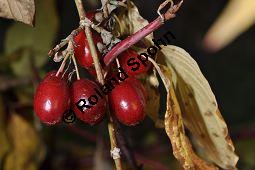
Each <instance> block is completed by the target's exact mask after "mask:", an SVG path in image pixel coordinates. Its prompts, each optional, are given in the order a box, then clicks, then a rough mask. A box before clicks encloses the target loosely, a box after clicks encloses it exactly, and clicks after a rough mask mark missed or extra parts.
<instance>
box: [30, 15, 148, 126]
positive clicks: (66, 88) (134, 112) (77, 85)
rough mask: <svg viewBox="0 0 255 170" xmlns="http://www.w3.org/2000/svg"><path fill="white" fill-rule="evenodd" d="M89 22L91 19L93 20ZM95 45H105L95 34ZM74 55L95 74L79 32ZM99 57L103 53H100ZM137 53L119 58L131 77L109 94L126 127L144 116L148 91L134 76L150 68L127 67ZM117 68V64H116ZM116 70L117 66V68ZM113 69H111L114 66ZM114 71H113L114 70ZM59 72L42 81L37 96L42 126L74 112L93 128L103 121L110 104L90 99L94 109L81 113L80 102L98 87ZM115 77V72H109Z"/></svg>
mask: <svg viewBox="0 0 255 170" xmlns="http://www.w3.org/2000/svg"><path fill="white" fill-rule="evenodd" d="M90 19H92V18H91V17H90ZM93 38H94V43H95V44H97V43H98V42H102V39H101V37H100V35H99V34H97V33H95V32H93ZM74 42H75V43H76V46H75V47H74V55H75V58H76V60H77V62H78V64H79V65H80V66H81V67H83V68H85V69H87V70H88V71H89V72H90V73H91V74H92V75H95V70H94V64H93V59H92V56H91V54H90V50H89V45H88V42H87V39H86V35H85V34H84V31H82V32H80V33H79V34H78V35H77V36H76V37H75V38H74ZM98 55H99V56H100V53H99V52H98ZM137 55H138V54H137V53H136V51H134V50H131V49H130V50H127V51H125V52H123V53H122V54H121V56H119V57H118V58H119V64H120V67H122V68H123V69H124V70H125V71H126V73H127V74H128V75H129V78H128V79H126V80H125V81H123V82H121V83H120V84H119V85H116V86H115V87H114V88H113V89H111V92H110V93H109V94H108V103H109V106H110V107H109V108H110V109H111V111H112V112H113V113H114V115H115V116H116V118H117V119H118V120H119V121H120V122H121V123H123V124H125V125H135V124H137V123H139V122H140V121H142V120H143V119H144V117H145V107H146V91H145V88H144V87H143V85H142V83H141V82H140V80H139V79H137V78H135V76H137V75H139V74H141V73H145V72H147V71H148V69H149V66H150V65H148V66H141V67H140V68H139V69H136V70H135V71H134V70H131V69H130V67H128V66H127V61H129V60H130V58H131V57H134V56H137ZM113 65H114V64H113ZM114 66H115V67H116V65H114ZM114 66H112V67H114ZM113 69H114V68H112V69H111V70H113ZM56 73H57V72H56V71H52V72H49V73H48V74H47V75H46V76H45V78H44V79H43V80H42V82H40V84H39V85H38V87H37V89H36V93H35V96H34V111H35V113H36V114H37V116H38V117H39V118H40V120H41V121H42V122H43V123H46V124H48V125H53V124H56V123H58V122H60V121H61V120H62V116H63V114H64V113H65V112H66V111H68V110H70V109H72V111H73V112H74V113H75V115H76V117H77V118H79V119H80V120H81V121H83V122H85V123H87V124H90V125H94V124H96V123H98V122H100V120H102V119H103V117H104V115H105V112H106V108H107V101H106V99H105V97H103V98H102V99H100V100H98V99H94V100H98V101H94V104H95V105H93V99H90V100H91V101H92V102H91V101H90V104H91V105H93V107H87V108H84V110H80V109H79V108H78V107H77V103H78V102H79V101H81V100H83V101H84V100H85V101H87V100H88V98H89V97H90V96H92V95H93V93H94V89H97V88H99V85H98V84H97V83H96V82H94V81H92V80H89V79H79V80H76V81H74V82H73V83H71V85H70V84H69V83H68V80H67V78H65V76H63V75H62V74H61V73H60V74H58V75H57V74H56ZM109 74H114V73H112V72H111V73H109Z"/></svg>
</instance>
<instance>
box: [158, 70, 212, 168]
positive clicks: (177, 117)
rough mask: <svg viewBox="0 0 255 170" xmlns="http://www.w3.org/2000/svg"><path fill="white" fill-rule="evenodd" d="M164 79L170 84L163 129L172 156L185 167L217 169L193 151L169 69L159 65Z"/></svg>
mask: <svg viewBox="0 0 255 170" xmlns="http://www.w3.org/2000/svg"><path fill="white" fill-rule="evenodd" d="M161 69H162V72H163V73H164V75H165V76H164V77H163V78H164V79H165V81H168V84H169V85H170V86H169V87H168V89H167V90H168V94H167V109H166V113H165V130H166V133H167V135H168V137H169V138H170V140H171V144H172V148H173V153H174V156H175V157H176V158H177V159H178V160H179V162H180V163H181V165H182V167H183V168H184V169H185V170H186V169H188V170H189V169H199V170H200V169H201V170H203V169H207V170H214V169H217V168H216V167H215V166H213V165H212V164H210V163H208V162H206V161H204V160H203V159H201V158H200V157H199V156H197V155H196V153H195V152H194V151H193V149H192V146H191V144H190V142H189V139H188V138H187V137H186V135H185V130H184V123H183V119H182V111H181V108H180V106H179V103H178V100H177V98H176V95H175V92H174V89H173V88H172V87H173V86H172V83H171V71H170V69H168V68H167V67H164V66H161Z"/></svg>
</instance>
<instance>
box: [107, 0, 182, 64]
mask: <svg viewBox="0 0 255 170" xmlns="http://www.w3.org/2000/svg"><path fill="white" fill-rule="evenodd" d="M182 2H183V1H181V2H179V3H178V4H177V5H173V6H171V7H170V8H169V9H168V10H167V12H166V13H164V14H162V15H161V16H159V17H158V18H156V19H155V20H154V21H152V22H151V23H149V24H148V25H146V26H145V27H143V28H142V29H141V30H139V31H137V32H136V33H134V34H133V35H131V36H129V37H127V38H126V39H124V40H122V41H121V42H120V43H118V44H117V45H116V46H114V47H113V48H112V49H111V50H110V51H109V52H108V53H107V54H106V55H105V56H104V59H103V61H104V64H105V65H106V66H108V65H109V64H110V63H111V62H112V61H114V60H115V58H116V57H117V56H118V55H119V54H121V53H122V52H124V51H125V50H127V49H128V48H130V47H131V46H132V45H134V44H135V43H137V42H138V41H140V40H141V39H142V38H144V37H146V36H147V35H149V34H150V33H152V32H153V31H155V30H157V29H158V28H159V27H160V26H162V25H163V24H164V22H165V21H167V20H170V19H171V18H174V17H175V16H176V15H175V13H176V12H177V11H178V10H179V8H180V6H181V5H182ZM165 5H166V3H165V2H164V3H162V4H161V5H160V7H159V9H160V8H162V7H164V6H165Z"/></svg>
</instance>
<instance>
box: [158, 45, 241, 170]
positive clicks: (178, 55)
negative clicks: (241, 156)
mask: <svg viewBox="0 0 255 170" xmlns="http://www.w3.org/2000/svg"><path fill="white" fill-rule="evenodd" d="M161 52H162V54H163V56H162V57H165V62H166V63H167V66H168V67H169V68H170V69H171V72H172V77H171V80H172V81H173V87H174V89H175V91H176V95H177V99H178V102H179V104H180V107H181V111H182V116H183V119H184V124H185V126H186V127H187V128H188V129H189V130H190V132H191V133H192V135H194V137H195V139H196V141H197V142H198V143H199V146H200V147H201V149H202V150H203V151H204V152H205V153H206V156H207V158H208V159H209V160H211V161H212V162H214V163H215V164H217V165H218V166H220V167H222V168H224V169H233V168H235V166H236V163H237V161H238V157H237V156H236V154H235V153H234V146H233V144H232V142H231V139H230V137H229V135H228V130H227V125H226V123H225V121H224V120H223V118H222V116H221V114H220V112H219V110H218V107H217V102H216V99H215V96H214V94H213V92H212V90H211V88H210V85H209V84H208V82H207V80H206V79H205V77H204V76H203V74H202V73H201V71H200V69H199V67H198V65H197V63H196V62H195V60H194V59H192V57H191V56H190V55H189V54H188V53H187V52H186V51H184V50H183V49H181V48H179V47H176V46H171V45H170V46H167V47H165V48H163V49H162V50H161Z"/></svg>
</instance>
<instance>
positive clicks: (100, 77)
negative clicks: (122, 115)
mask: <svg viewBox="0 0 255 170" xmlns="http://www.w3.org/2000/svg"><path fill="white" fill-rule="evenodd" d="M75 4H76V7H77V10H78V13H79V17H80V20H84V19H85V17H86V14H85V10H84V8H83V5H82V1H81V0H75ZM85 34H86V37H87V40H88V43H89V48H90V52H91V55H92V58H93V62H94V64H95V70H96V73H97V79H98V81H99V83H100V84H102V85H103V84H104V77H103V72H102V68H101V65H100V63H99V59H98V56H97V52H96V48H95V44H94V42H93V38H92V35H91V31H90V28H89V27H87V26H85ZM108 116H109V122H108V131H109V135H110V142H111V150H113V149H114V148H118V146H117V141H116V137H115V133H114V124H113V119H112V116H111V114H110V112H108ZM114 162H115V166H116V169H117V170H122V165H121V160H120V157H119V158H117V159H114Z"/></svg>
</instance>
